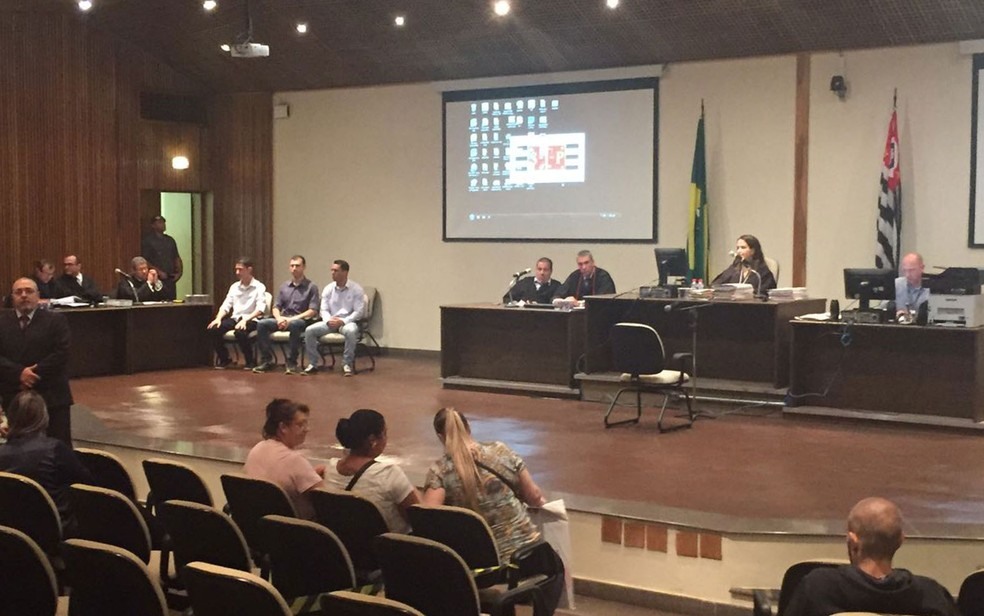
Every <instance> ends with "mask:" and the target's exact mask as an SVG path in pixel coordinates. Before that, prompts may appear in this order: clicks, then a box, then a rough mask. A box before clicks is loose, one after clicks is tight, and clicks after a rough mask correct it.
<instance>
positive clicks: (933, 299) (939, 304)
mask: <svg viewBox="0 0 984 616" xmlns="http://www.w3.org/2000/svg"><path fill="white" fill-rule="evenodd" d="M923 286H925V287H927V288H929V293H930V295H929V323H930V324H931V325H943V326H948V327H977V326H979V325H984V295H981V272H980V270H978V269H977V268H974V267H948V268H946V269H945V270H943V271H942V272H940V273H939V274H935V275H925V276H923Z"/></svg>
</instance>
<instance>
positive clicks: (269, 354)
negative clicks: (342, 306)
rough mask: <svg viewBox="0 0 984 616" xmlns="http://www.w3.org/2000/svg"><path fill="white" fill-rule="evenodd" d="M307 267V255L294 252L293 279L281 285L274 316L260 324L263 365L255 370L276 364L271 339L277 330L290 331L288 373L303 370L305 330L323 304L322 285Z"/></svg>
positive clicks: (292, 262) (261, 361)
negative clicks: (309, 276)
mask: <svg viewBox="0 0 984 616" xmlns="http://www.w3.org/2000/svg"><path fill="white" fill-rule="evenodd" d="M306 267H307V261H306V260H305V259H304V257H303V256H301V255H294V256H293V257H291V258H290V280H288V281H287V282H285V283H283V284H282V285H280V290H279V291H278V292H277V299H276V301H274V304H273V316H272V317H269V318H266V319H260V320H259V321H258V322H257V323H256V346H257V347H258V348H259V350H260V365H258V366H257V367H255V368H253V372H256V373H260V372H267V371H268V370H270V369H271V368H273V366H274V364H275V363H276V361H275V359H274V356H273V343H272V341H271V339H270V336H272V335H273V332H275V331H282V332H283V331H285V332H288V333H289V334H290V339H289V341H288V347H289V349H288V351H287V357H286V361H287V365H286V366H285V368H286V374H295V373H297V372H299V370H298V368H297V356H298V355H299V354H300V352H301V342H302V341H303V338H304V330H305V329H306V328H307V326H308V325H310V324H311V322H312V321H314V320H315V319H317V318H318V308H319V307H320V306H321V293H319V292H318V285H316V284H314V283H313V282H311V281H310V280H308V279H307V277H306V276H305V275H304V269H305V268H306Z"/></svg>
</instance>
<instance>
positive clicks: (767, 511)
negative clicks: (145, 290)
mask: <svg viewBox="0 0 984 616" xmlns="http://www.w3.org/2000/svg"><path fill="white" fill-rule="evenodd" d="M72 386H73V389H74V392H75V398H76V402H77V403H78V404H79V405H80V407H79V408H78V409H77V412H76V413H75V415H74V422H75V436H76V438H77V439H87V440H97V441H99V440H102V441H108V442H113V443H120V444H122V443H131V444H134V445H136V446H141V447H149V448H151V449H166V450H172V451H180V452H184V453H188V454H190V455H200V456H206V457H218V458H222V459H242V457H244V456H245V451H246V450H247V449H248V448H249V447H250V446H252V445H253V444H254V443H255V442H256V441H257V440H258V439H259V438H260V427H261V425H262V423H263V407H264V406H265V404H266V403H267V402H268V401H269V400H270V399H272V398H274V397H290V398H294V399H297V400H299V401H302V402H306V403H307V404H309V405H310V406H311V407H312V409H313V412H312V416H311V422H310V424H311V433H310V435H309V436H308V443H307V445H308V447H309V448H310V451H309V454H310V455H311V456H312V457H315V458H328V457H331V456H333V455H337V453H338V446H337V444H336V440H335V438H334V426H335V422H336V421H337V419H338V418H339V417H342V416H344V415H347V414H348V413H350V412H351V411H353V410H355V409H357V408H360V407H371V408H375V409H378V410H380V411H381V412H382V413H383V414H384V415H386V417H387V422H388V426H389V449H388V451H387V453H388V454H390V455H392V456H394V457H397V458H398V459H399V460H400V461H401V462H402V463H403V464H405V465H406V468H407V471H408V474H409V475H410V478H411V479H412V480H414V481H416V482H418V483H421V482H422V481H423V478H424V476H425V473H426V469H427V466H428V464H429V463H430V462H431V461H433V460H434V459H435V458H436V457H437V456H438V455H439V454H440V453H441V449H440V444H439V442H438V441H437V439H436V438H435V437H434V434H433V430H432V428H431V423H430V422H431V418H432V416H433V413H434V411H436V410H437V409H438V408H440V407H441V406H445V405H453V406H455V407H457V408H458V409H459V410H461V411H463V412H464V413H465V414H466V415H468V416H469V418H470V419H471V421H472V430H473V432H474V434H475V436H476V437H477V438H478V439H479V440H502V441H505V442H506V443H509V444H510V445H511V446H512V447H513V448H514V449H516V450H517V451H518V452H519V453H520V455H522V456H523V458H524V459H525V460H526V461H527V463H528V465H529V468H530V469H531V470H532V472H533V475H534V477H535V478H536V480H537V481H538V482H539V483H540V484H541V486H542V487H543V488H544V489H545V490H547V491H548V492H551V493H554V494H562V495H563V496H564V497H565V498H566V499H567V501H568V506H569V507H570V508H574V509H582V510H587V511H598V512H603V513H613V514H619V515H626V516H633V517H641V518H645V519H653V520H659V521H671V522H676V523H681V522H683V523H692V524H694V525H695V526H700V527H703V528H713V529H718V530H724V531H728V530H731V531H738V530H745V531H752V532H755V531H763V532H776V531H786V532H798V531H803V532H807V533H813V532H820V533H823V532H830V533H832V534H840V533H842V532H843V521H842V520H843V518H844V517H845V515H846V512H847V510H848V509H849V508H850V506H851V505H852V504H853V503H854V502H856V501H857V500H858V499H860V498H862V497H865V496H868V495H872V494H879V495H882V496H886V497H888V498H892V499H894V500H895V501H897V502H898V503H899V504H900V505H901V506H902V508H903V511H904V513H905V514H906V517H907V521H908V528H907V534H909V535H910V536H918V535H927V536H938V535H940V534H944V533H945V534H949V535H953V536H977V537H980V536H984V473H982V472H981V468H982V467H984V438H982V437H981V436H977V435H973V434H961V433H953V432H944V431H933V430H929V429H918V428H900V427H886V426H874V425H866V424H857V423H835V422H831V423H821V422H817V421H796V420H789V419H782V418H781V416H780V415H779V414H778V413H777V412H776V411H772V413H771V414H761V413H762V412H760V411H749V413H752V415H750V416H749V415H738V414H735V415H728V416H725V417H722V418H719V419H716V420H701V421H699V422H698V423H697V424H695V425H694V427H693V428H692V429H690V430H685V431H681V432H675V433H669V434H659V433H658V432H657V430H656V421H655V412H650V413H647V414H644V416H643V422H642V424H641V425H639V426H626V427H619V428H614V429H611V430H604V429H603V428H602V420H601V418H602V414H603V412H604V410H605V409H604V407H603V406H602V405H598V404H594V403H586V402H578V401H567V400H551V399H535V398H527V397H521V396H511V395H497V394H485V393H474V392H464V391H450V390H443V389H442V388H441V385H440V380H439V364H438V362H437V361H435V360H426V359H407V358H402V357H393V356H389V357H383V358H381V359H380V361H379V363H378V368H377V370H376V371H375V372H371V373H370V372H363V373H360V374H359V375H358V376H356V377H354V378H342V376H341V374H334V373H324V372H323V373H320V374H318V375H315V376H311V377H302V376H286V375H284V374H281V373H278V372H271V373H268V374H262V375H256V374H252V373H248V372H243V371H241V370H227V371H217V370H211V369H205V368H202V369H195V370H182V371H172V372H157V373H144V374H137V375H130V376H118V377H105V378H91V379H80V380H76V381H74V382H73V384H72ZM90 411H91V412H90ZM754 413H760V414H754Z"/></svg>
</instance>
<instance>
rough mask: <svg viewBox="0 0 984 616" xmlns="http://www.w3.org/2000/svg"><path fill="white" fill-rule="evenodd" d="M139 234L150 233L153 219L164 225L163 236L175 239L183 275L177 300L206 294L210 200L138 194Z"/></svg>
mask: <svg viewBox="0 0 984 616" xmlns="http://www.w3.org/2000/svg"><path fill="white" fill-rule="evenodd" d="M140 202H141V204H140V205H141V211H140V234H141V237H143V235H144V234H146V233H148V232H150V223H151V220H152V219H153V218H154V216H157V215H160V216H163V217H164V219H165V220H166V221H167V231H166V233H167V234H168V235H170V236H171V237H173V238H174V241H175V243H176V244H177V247H178V255H179V256H180V257H181V262H182V265H183V267H182V275H181V278H180V279H179V280H178V281H177V285H176V297H177V298H178V299H183V298H184V297H185V296H187V295H193V294H200V293H203V292H207V291H206V289H208V288H209V287H210V283H211V281H209V280H206V276H205V272H206V271H208V270H207V269H206V266H207V261H209V258H208V255H207V254H206V251H207V250H208V249H209V247H210V246H211V242H210V241H209V238H208V234H207V233H206V229H207V220H208V218H209V217H208V216H207V215H206V212H205V210H206V203H210V202H211V200H210V199H208V198H207V196H206V195H203V194H202V193H189V192H165V191H158V190H144V191H141V198H140Z"/></svg>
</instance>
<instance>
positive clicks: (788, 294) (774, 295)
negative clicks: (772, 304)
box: [769, 287, 807, 300]
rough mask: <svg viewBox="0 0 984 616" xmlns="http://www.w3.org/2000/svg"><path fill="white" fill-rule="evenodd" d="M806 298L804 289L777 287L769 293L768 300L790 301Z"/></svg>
mask: <svg viewBox="0 0 984 616" xmlns="http://www.w3.org/2000/svg"><path fill="white" fill-rule="evenodd" d="M806 298H807V294H806V287H779V288H777V289H772V290H771V291H769V299H775V300H790V299H806Z"/></svg>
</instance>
